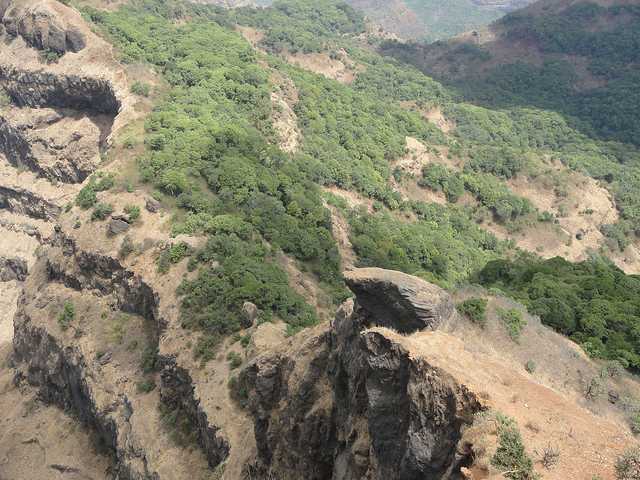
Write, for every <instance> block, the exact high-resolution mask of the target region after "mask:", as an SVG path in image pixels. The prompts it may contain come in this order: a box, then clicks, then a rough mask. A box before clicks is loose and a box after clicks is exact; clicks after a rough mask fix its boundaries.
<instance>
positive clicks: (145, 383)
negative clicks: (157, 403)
mask: <svg viewBox="0 0 640 480" xmlns="http://www.w3.org/2000/svg"><path fill="white" fill-rule="evenodd" d="M136 386H137V389H138V392H139V393H149V392H152V391H153V390H155V389H156V382H155V381H154V380H153V379H152V378H147V379H144V380H141V381H139V382H138V383H137V385H136Z"/></svg>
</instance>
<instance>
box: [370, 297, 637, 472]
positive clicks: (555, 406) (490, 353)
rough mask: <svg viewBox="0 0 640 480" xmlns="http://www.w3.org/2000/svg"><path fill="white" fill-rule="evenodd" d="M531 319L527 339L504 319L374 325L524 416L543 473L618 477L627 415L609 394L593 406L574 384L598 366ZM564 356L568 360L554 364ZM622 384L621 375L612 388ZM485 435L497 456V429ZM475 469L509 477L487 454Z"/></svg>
mask: <svg viewBox="0 0 640 480" xmlns="http://www.w3.org/2000/svg"><path fill="white" fill-rule="evenodd" d="M502 302H503V301H502V300H499V301H498V303H499V304H500V305H502V304H503V303H502ZM504 306H507V305H504ZM529 321H530V323H531V324H530V325H529V326H528V327H526V329H525V331H524V332H523V335H522V337H521V339H520V343H519V344H517V343H515V342H513V341H511V340H510V339H509V338H508V337H507V335H506V334H505V333H504V332H503V331H500V329H501V328H502V330H503V327H501V326H500V325H499V324H498V323H497V320H493V322H494V323H493V324H490V325H489V326H488V328H487V329H486V330H481V329H479V328H477V327H475V326H473V325H470V324H469V322H466V321H462V322H457V323H459V324H460V325H459V326H452V327H450V328H452V329H453V331H450V332H448V333H446V332H444V331H435V332H432V331H422V332H417V333H415V334H412V335H408V336H402V335H399V334H397V333H395V332H392V331H390V330H387V329H384V328H379V327H377V328H374V329H373V330H375V331H378V332H380V333H382V334H383V335H385V336H386V337H388V338H391V339H392V340H393V341H395V342H398V343H399V344H401V345H402V346H403V347H405V348H406V349H407V350H408V351H409V353H410V355H411V356H412V357H413V358H423V359H424V360H425V361H426V362H427V363H428V364H429V365H431V366H433V367H435V368H438V369H441V370H443V371H445V372H447V373H448V374H450V375H452V376H453V377H454V378H455V380H456V381H457V382H459V383H460V384H463V385H465V386H466V387H467V388H469V390H471V391H472V392H474V393H476V395H478V396H479V397H480V398H479V399H480V401H481V403H482V404H483V405H484V407H485V408H488V409H491V410H495V411H499V412H502V413H504V414H506V415H508V416H509V417H512V418H515V419H517V422H518V426H519V430H520V432H521V434H522V437H523V440H524V444H525V446H526V448H527V452H528V453H529V455H530V456H531V457H532V459H533V461H534V466H535V469H536V471H537V472H538V473H540V474H541V475H542V477H543V478H545V479H557V480H566V479H583V478H584V479H589V478H592V476H594V475H599V478H602V479H603V480H613V479H614V462H615V459H616V458H617V456H618V455H619V454H620V453H621V452H622V451H623V450H624V449H625V448H626V447H628V446H630V445H631V444H633V443H634V442H635V440H634V439H633V436H632V435H631V432H630V431H629V429H628V427H627V426H626V425H625V424H624V423H623V422H622V420H621V417H620V416H619V415H615V414H613V413H611V407H610V406H607V405H606V404H607V401H606V394H604V396H603V397H604V398H602V399H601V402H600V403H594V404H587V401H586V400H585V399H584V397H581V396H580V394H579V393H578V392H577V391H575V390H574V388H579V387H576V378H577V377H579V376H580V375H581V374H582V375H597V374H598V373H597V372H598V368H597V366H596V365H594V364H593V363H592V362H591V361H590V360H589V359H587V358H586V356H585V355H584V354H583V353H582V352H581V351H580V350H579V349H578V348H577V347H575V346H574V345H572V344H570V343H571V342H569V341H568V340H567V339H564V338H562V337H561V336H560V335H557V334H555V333H554V332H552V331H551V330H549V329H547V328H545V327H543V326H541V325H540V323H539V321H538V322H536V321H535V320H534V319H531V318H529ZM465 324H467V325H468V327H465ZM542 344H544V345H545V348H544V349H541V348H540V346H541V345H542ZM505 345H506V348H505ZM530 352H535V355H536V357H535V359H536V361H537V363H538V369H539V370H536V372H535V374H533V375H532V374H530V373H527V372H526V370H525V369H524V363H525V361H526V359H527V358H528V355H529V353H530ZM561 359H564V360H566V361H567V363H566V364H557V363H555V364H554V362H557V361H558V360H561ZM581 372H582V373H581ZM550 377H551V378H552V380H550ZM621 384H622V382H621V381H620V382H618V381H617V382H616V383H615V387H613V385H614V384H613V383H611V384H610V387H611V388H619V387H620V386H621ZM470 433H473V432H470ZM484 437H485V438H482V439H481V440H482V446H485V447H486V448H487V450H488V451H489V455H486V457H489V458H490V456H491V455H492V453H490V452H491V449H492V448H493V449H495V445H496V442H497V439H496V431H495V429H493V430H491V429H489V430H488V431H485V432H484ZM463 438H464V437H463ZM476 440H477V439H476ZM548 445H552V446H553V447H554V448H556V449H558V450H559V452H560V456H559V458H558V462H557V464H556V465H554V466H552V467H551V468H550V469H545V468H544V467H543V466H542V464H541V457H542V452H543V451H544V449H545V448H546V447H547V446H548ZM479 447H480V453H482V452H481V450H482V449H481V445H474V451H475V448H479ZM493 451H495V450H493ZM483 460H484V461H483ZM474 467H475V468H472V469H471V471H472V472H473V473H474V476H473V477H471V478H475V479H480V478H496V479H497V478H503V477H502V476H501V475H500V474H499V472H497V471H496V470H495V469H494V468H493V467H491V466H490V464H489V461H488V458H482V456H481V455H478V457H477V458H476V464H475V465H474Z"/></svg>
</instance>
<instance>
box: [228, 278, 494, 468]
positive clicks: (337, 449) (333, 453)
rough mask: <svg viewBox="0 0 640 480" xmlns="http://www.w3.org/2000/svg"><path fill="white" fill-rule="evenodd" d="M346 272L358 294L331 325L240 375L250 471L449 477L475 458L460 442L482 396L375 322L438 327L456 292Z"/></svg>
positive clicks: (448, 316)
mask: <svg viewBox="0 0 640 480" xmlns="http://www.w3.org/2000/svg"><path fill="white" fill-rule="evenodd" d="M346 275H347V283H348V285H349V286H350V287H351V289H352V290H353V291H354V293H355V294H356V301H355V304H354V303H353V301H348V302H347V303H345V304H344V305H342V307H341V308H340V310H339V311H338V313H337V315H336V319H335V320H334V322H332V324H331V327H330V328H328V329H325V330H324V331H321V332H318V333H317V334H316V335H315V336H312V337H311V338H309V339H308V340H307V341H306V342H305V344H304V345H303V347H301V348H300V347H298V348H296V349H295V350H294V351H290V352H282V351H280V352H277V353H275V354H273V355H265V356H263V357H260V358H258V359H256V360H255V361H254V362H253V363H252V364H251V365H249V366H248V367H247V368H246V369H245V371H244V372H243V373H242V375H241V377H240V379H239V385H240V389H241V391H242V392H243V395H245V396H246V398H245V400H244V401H245V402H246V403H247V405H248V408H249V410H250V411H251V412H252V414H253V417H254V425H255V435H256V441H257V445H258V458H257V462H256V463H255V464H253V465H251V466H249V467H248V468H249V469H254V470H255V471H258V472H261V473H262V475H266V476H265V477H264V478H271V477H269V475H272V476H273V477H274V478H282V479H286V478H311V479H326V478H332V479H336V480H337V479H341V480H342V479H344V480H346V479H350V480H351V479H353V480H355V479H361V478H371V479H383V478H384V479H419V478H420V479H421V478H449V477H450V476H452V475H453V473H454V472H459V469H460V467H461V466H465V465H468V464H470V463H471V458H470V457H469V456H470V455H471V451H470V450H464V449H463V448H462V447H460V446H459V440H460V438H461V436H462V433H461V432H462V429H463V426H464V425H468V424H470V423H471V422H472V421H473V416H474V414H475V413H476V412H478V411H480V410H481V409H482V406H481V404H480V402H479V401H478V399H477V398H476V396H475V394H473V393H472V392H470V391H469V390H468V389H467V388H466V387H465V386H464V385H460V384H459V383H457V382H456V381H455V380H454V379H453V378H452V377H451V376H450V375H448V374H447V372H446V371H443V370H442V369H440V368H436V367H434V366H432V365H430V364H429V363H428V362H427V361H424V360H419V359H414V358H412V357H411V356H410V354H409V352H408V351H407V350H406V349H405V348H403V347H402V346H401V345H399V344H398V343H397V342H395V341H393V340H392V339H390V338H388V337H387V336H385V335H384V334H383V333H381V332H379V331H371V330H370V328H371V327H374V326H378V325H384V326H385V327H394V326H397V327H398V329H399V330H407V329H408V328H407V325H410V324H411V323H410V322H408V319H411V320H413V321H414V323H415V322H416V321H418V319H429V321H428V322H426V323H422V324H421V325H420V327H422V328H427V329H434V328H437V325H439V324H442V323H445V322H449V321H451V317H452V316H453V315H454V312H453V309H452V307H451V305H452V304H451V299H450V298H449V296H448V295H447V294H446V293H445V292H443V291H442V290H440V289H439V288H437V287H435V286H434V285H431V284H428V283H427V282H423V281H421V280H419V279H417V278H415V277H411V276H409V275H404V274H401V273H398V272H389V271H385V270H381V269H362V270H355V271H352V272H348V273H347V274H346ZM373 299H375V301H374V300H373ZM394 322H395V323H394ZM416 329H417V328H416V327H413V330H416ZM459 447H460V448H459Z"/></svg>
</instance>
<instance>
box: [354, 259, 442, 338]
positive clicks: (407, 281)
mask: <svg viewBox="0 0 640 480" xmlns="http://www.w3.org/2000/svg"><path fill="white" fill-rule="evenodd" d="M344 278H345V281H346V282H347V285H348V286H349V288H350V289H351V290H352V291H353V293H355V294H356V296H357V298H358V304H359V305H361V306H362V307H363V308H364V309H366V310H367V311H368V312H369V315H370V316H371V317H372V319H373V322H374V323H375V324H376V325H379V326H383V327H389V328H393V329H394V330H396V331H398V332H400V333H411V332H415V331H416V330H422V329H425V328H429V329H432V330H434V329H436V328H438V327H439V326H440V325H441V324H442V323H443V322H444V321H446V320H448V319H449V318H450V317H451V316H452V315H453V312H454V305H453V302H452V301H451V298H450V297H449V294H447V293H446V292H445V291H444V290H442V289H441V288H440V287H438V286H436V285H433V284H431V283H429V282H426V281H424V280H422V279H420V278H418V277H414V276H411V275H407V274H406V273H402V272H396V271H392V270H383V269H381V268H360V269H357V270H351V271H348V272H345V274H344Z"/></svg>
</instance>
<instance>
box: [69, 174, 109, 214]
mask: <svg viewBox="0 0 640 480" xmlns="http://www.w3.org/2000/svg"><path fill="white" fill-rule="evenodd" d="M114 184H115V180H114V178H113V175H112V174H103V173H97V174H95V175H93V176H91V178H90V179H89V182H88V183H87V185H85V186H84V187H82V189H81V190H80V192H78V196H77V197H76V205H78V206H79V207H80V208H82V209H83V210H88V209H89V208H91V207H93V206H94V205H95V204H96V202H97V201H98V197H97V195H96V194H97V192H103V191H105V190H109V189H110V188H112V187H113V185H114Z"/></svg>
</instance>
